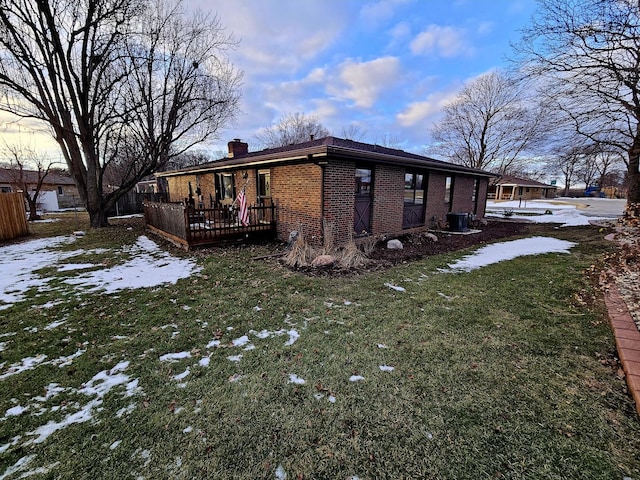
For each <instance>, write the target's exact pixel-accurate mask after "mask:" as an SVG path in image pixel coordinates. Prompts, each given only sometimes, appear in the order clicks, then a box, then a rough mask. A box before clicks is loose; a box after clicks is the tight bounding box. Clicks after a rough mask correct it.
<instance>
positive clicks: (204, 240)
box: [144, 202, 276, 249]
mask: <svg viewBox="0 0 640 480" xmlns="http://www.w3.org/2000/svg"><path fill="white" fill-rule="evenodd" d="M247 210H248V214H249V222H248V225H242V224H241V223H240V222H239V220H238V209H237V208H229V207H227V206H221V207H216V208H193V207H190V206H187V205H185V204H183V203H156V202H146V203H145V204H144V217H145V223H146V224H147V227H148V228H150V229H151V230H152V231H154V232H156V233H158V234H159V235H162V236H164V237H166V238H168V239H169V240H172V241H173V242H175V243H179V244H180V245H182V246H183V247H185V248H187V249H188V248H190V247H193V246H203V245H212V244H215V243H218V242H220V241H223V240H230V239H234V238H245V237H251V236H256V235H257V234H260V235H267V236H275V233H276V207H275V205H261V206H257V205H251V206H249V207H247Z"/></svg>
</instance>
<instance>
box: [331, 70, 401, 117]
mask: <svg viewBox="0 0 640 480" xmlns="http://www.w3.org/2000/svg"><path fill="white" fill-rule="evenodd" d="M400 75H401V72H400V60H399V59H398V58H396V57H381V58H376V59H375V60H371V61H369V62H357V61H354V60H347V61H346V62H344V63H342V64H341V65H340V67H339V80H340V83H341V85H332V86H329V87H328V90H329V92H330V93H332V94H334V95H335V96H336V97H338V98H346V99H349V100H351V101H352V102H353V103H354V105H355V106H357V107H361V108H371V107H372V106H373V105H374V104H375V103H376V101H377V100H378V98H379V97H380V95H382V94H383V93H384V92H385V91H387V90H388V89H389V88H391V87H392V86H393V85H394V84H395V83H397V82H398V81H399V80H400Z"/></svg>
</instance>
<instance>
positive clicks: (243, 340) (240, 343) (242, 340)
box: [231, 335, 249, 347]
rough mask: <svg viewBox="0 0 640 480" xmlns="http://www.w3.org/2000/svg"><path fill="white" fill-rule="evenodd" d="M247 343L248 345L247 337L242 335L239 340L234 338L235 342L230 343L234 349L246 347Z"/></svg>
mask: <svg viewBox="0 0 640 480" xmlns="http://www.w3.org/2000/svg"><path fill="white" fill-rule="evenodd" d="M247 343H249V337H248V336H246V335H243V336H241V337H240V338H236V339H235V340H232V341H231V344H232V345H233V346H234V347H242V346H243V345H246V344H247Z"/></svg>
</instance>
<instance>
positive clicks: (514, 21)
mask: <svg viewBox="0 0 640 480" xmlns="http://www.w3.org/2000/svg"><path fill="white" fill-rule="evenodd" d="M185 5H186V6H187V7H188V8H193V9H195V8H200V9H202V10H206V11H211V13H213V14H217V15H218V16H219V18H220V21H221V23H222V25H224V26H225V27H226V28H227V29H228V31H229V32H230V33H233V34H234V35H235V37H236V38H237V39H238V40H239V45H238V47H237V49H236V50H235V51H233V52H231V60H232V62H233V63H234V64H235V65H236V66H237V67H238V68H239V69H241V70H243V71H244V81H243V88H242V95H243V99H242V106H241V110H242V111H241V112H240V113H239V114H238V115H237V119H236V122H235V124H234V125H232V126H229V127H228V128H225V129H224V130H222V131H220V132H219V138H218V140H217V141H215V142H212V144H211V145H209V149H210V150H212V151H213V152H216V153H220V151H226V143H227V142H228V141H229V140H231V139H233V138H241V139H243V140H245V141H247V142H248V143H249V149H250V150H251V149H258V144H257V140H256V138H255V135H256V133H258V132H259V131H260V129H261V128H265V127H268V126H269V125H271V124H273V123H275V122H276V121H277V120H278V119H279V118H280V117H281V116H283V115H286V114H289V113H295V112H302V113H305V114H307V115H314V116H316V117H317V118H318V119H319V120H320V122H321V123H322V124H323V125H324V126H325V127H327V128H328V129H329V130H330V131H331V133H332V134H333V135H336V136H341V135H342V132H343V129H344V128H346V127H348V126H349V125H350V124H355V125H357V126H358V127H359V128H360V130H361V131H362V132H363V133H365V135H364V137H363V138H362V140H363V141H366V142H369V143H381V142H382V138H384V137H385V136H386V137H392V138H393V139H395V140H396V141H397V142H398V145H397V146H398V147H399V148H403V149H405V150H409V151H414V152H416V153H424V148H425V146H427V145H428V144H429V143H430V138H429V129H430V127H431V126H432V124H433V122H434V121H436V120H437V119H438V117H439V114H440V111H441V108H442V106H443V105H444V104H445V103H446V102H447V101H449V100H451V99H452V98H454V97H455V95H456V94H457V92H458V91H459V90H460V89H461V88H462V86H463V85H464V84H465V82H468V81H470V80H472V79H474V78H475V77H477V76H478V75H481V74H482V73H485V72H488V71H490V70H492V69H496V68H500V67H503V66H506V65H507V64H508V62H507V60H506V57H507V56H508V55H509V54H510V42H514V41H517V39H518V38H519V29H521V28H523V27H524V26H526V25H527V24H528V22H529V20H530V18H531V15H532V13H533V12H534V10H535V8H536V3H535V0H368V1H367V0H185ZM3 118H6V116H4V115H1V114H0V123H1V122H2V120H3ZM2 130H3V128H2V126H1V125H0V132H2ZM10 131H13V132H16V131H17V128H16V126H15V125H12V126H11V127H5V128H4V133H5V135H4V138H5V139H6V141H8V142H12V141H13V140H14V139H15V138H16V137H17V136H16V135H9V132H10ZM19 136H20V137H22V138H23V139H24V138H28V140H26V141H23V144H24V143H26V144H27V145H31V146H34V147H35V148H38V149H46V150H47V151H49V152H52V153H51V154H52V156H53V155H55V156H56V157H57V156H58V150H57V147H56V146H55V144H54V143H53V141H52V140H50V138H49V137H47V136H43V135H42V134H35V133H30V129H29V125H28V124H26V123H25V124H24V125H23V126H22V127H20V131H19ZM252 147H253V148H252Z"/></svg>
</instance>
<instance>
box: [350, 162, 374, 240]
mask: <svg viewBox="0 0 640 480" xmlns="http://www.w3.org/2000/svg"><path fill="white" fill-rule="evenodd" d="M372 198H373V172H372V171H371V169H369V168H356V195H355V202H354V205H355V206H354V212H353V231H354V232H355V234H356V235H364V234H367V233H370V232H371V204H372Z"/></svg>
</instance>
